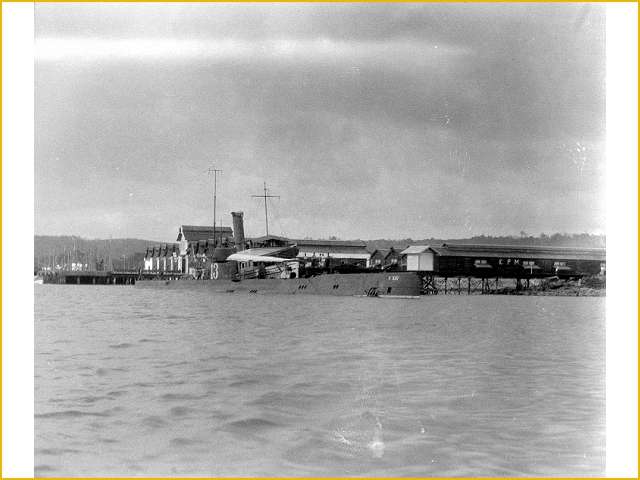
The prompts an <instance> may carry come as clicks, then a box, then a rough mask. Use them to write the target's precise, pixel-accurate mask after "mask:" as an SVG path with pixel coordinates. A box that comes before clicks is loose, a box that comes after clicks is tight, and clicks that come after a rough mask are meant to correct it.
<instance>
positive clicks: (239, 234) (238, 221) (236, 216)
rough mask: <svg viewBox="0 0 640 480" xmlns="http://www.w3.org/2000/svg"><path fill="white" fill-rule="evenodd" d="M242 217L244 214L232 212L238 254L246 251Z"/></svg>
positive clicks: (234, 240)
mask: <svg viewBox="0 0 640 480" xmlns="http://www.w3.org/2000/svg"><path fill="white" fill-rule="evenodd" d="M242 215H243V213H242V212H231V216H232V217H233V242H234V243H235V244H236V250H237V251H238V252H241V251H242V250H244V221H243V220H242Z"/></svg>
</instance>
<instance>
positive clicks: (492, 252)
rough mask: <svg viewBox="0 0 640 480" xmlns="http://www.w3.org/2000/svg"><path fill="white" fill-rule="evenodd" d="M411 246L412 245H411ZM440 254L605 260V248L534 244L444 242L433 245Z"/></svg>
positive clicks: (450, 255)
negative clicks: (439, 244)
mask: <svg viewBox="0 0 640 480" xmlns="http://www.w3.org/2000/svg"><path fill="white" fill-rule="evenodd" d="M409 248H411V247H409ZM431 249H432V250H434V251H435V252H436V253H437V254H438V255H441V256H447V257H486V258H523V259H555V258H557V259H561V260H595V261H602V262H603V261H605V260H606V250H605V249H604V248H572V247H549V246H533V245H524V246H522V245H478V244H475V245H472V244H468V245H464V244H452V243H444V244H442V245H441V246H437V247H431ZM403 253H404V252H403Z"/></svg>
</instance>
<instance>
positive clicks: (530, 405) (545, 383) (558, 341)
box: [35, 285, 605, 477]
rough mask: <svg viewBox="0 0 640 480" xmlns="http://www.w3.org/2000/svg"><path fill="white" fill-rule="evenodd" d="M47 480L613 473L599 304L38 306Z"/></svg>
mask: <svg viewBox="0 0 640 480" xmlns="http://www.w3.org/2000/svg"><path fill="white" fill-rule="evenodd" d="M35 321H36V324H35V332H36V342H35V349H36V356H35V370H36V371H35V374H36V378H35V413H36V419H35V426H36V432H35V433H36V442H35V444H36V450H35V465H36V476H57V477H60V476H82V475H84V476H91V475H93V476H97V475H101V476H117V475H120V476H122V475H126V476H136V475H140V476H393V477H398V476H423V477H424V476H519V475H526V476H536V475H538V476H547V475H548V476H590V475H593V476H602V475H603V474H604V452H605V424H604V406H605V401H604V398H605V393H604V392H605V385H604V380H605V377H604V338H605V335H604V299H603V298H571V297H569V298H566V297H565V298H563V297H510V296H448V297H445V296H436V297H425V298H421V299H419V300H383V299H372V298H348V297H347V298H342V297H341V298H338V297H312V296H309V297H304V298H302V297H297V296H245V295H233V294H230V295H217V296H212V295H210V294H207V293H206V292H180V291H155V290H136V289H135V288H131V287H108V286H105V287H101V286H96V287H92V286H86V287H85V286H57V285H39V286H36V291H35Z"/></svg>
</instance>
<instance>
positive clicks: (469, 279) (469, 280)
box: [467, 277, 471, 295]
mask: <svg viewBox="0 0 640 480" xmlns="http://www.w3.org/2000/svg"><path fill="white" fill-rule="evenodd" d="M467 295H471V277H467Z"/></svg>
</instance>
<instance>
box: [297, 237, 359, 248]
mask: <svg viewBox="0 0 640 480" xmlns="http://www.w3.org/2000/svg"><path fill="white" fill-rule="evenodd" d="M294 242H295V243H296V244H297V245H298V246H299V247H301V246H305V247H306V246H321V247H350V248H358V247H359V248H365V249H366V247H367V244H366V243H365V242H363V241H362V240H306V239H302V240H294Z"/></svg>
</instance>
